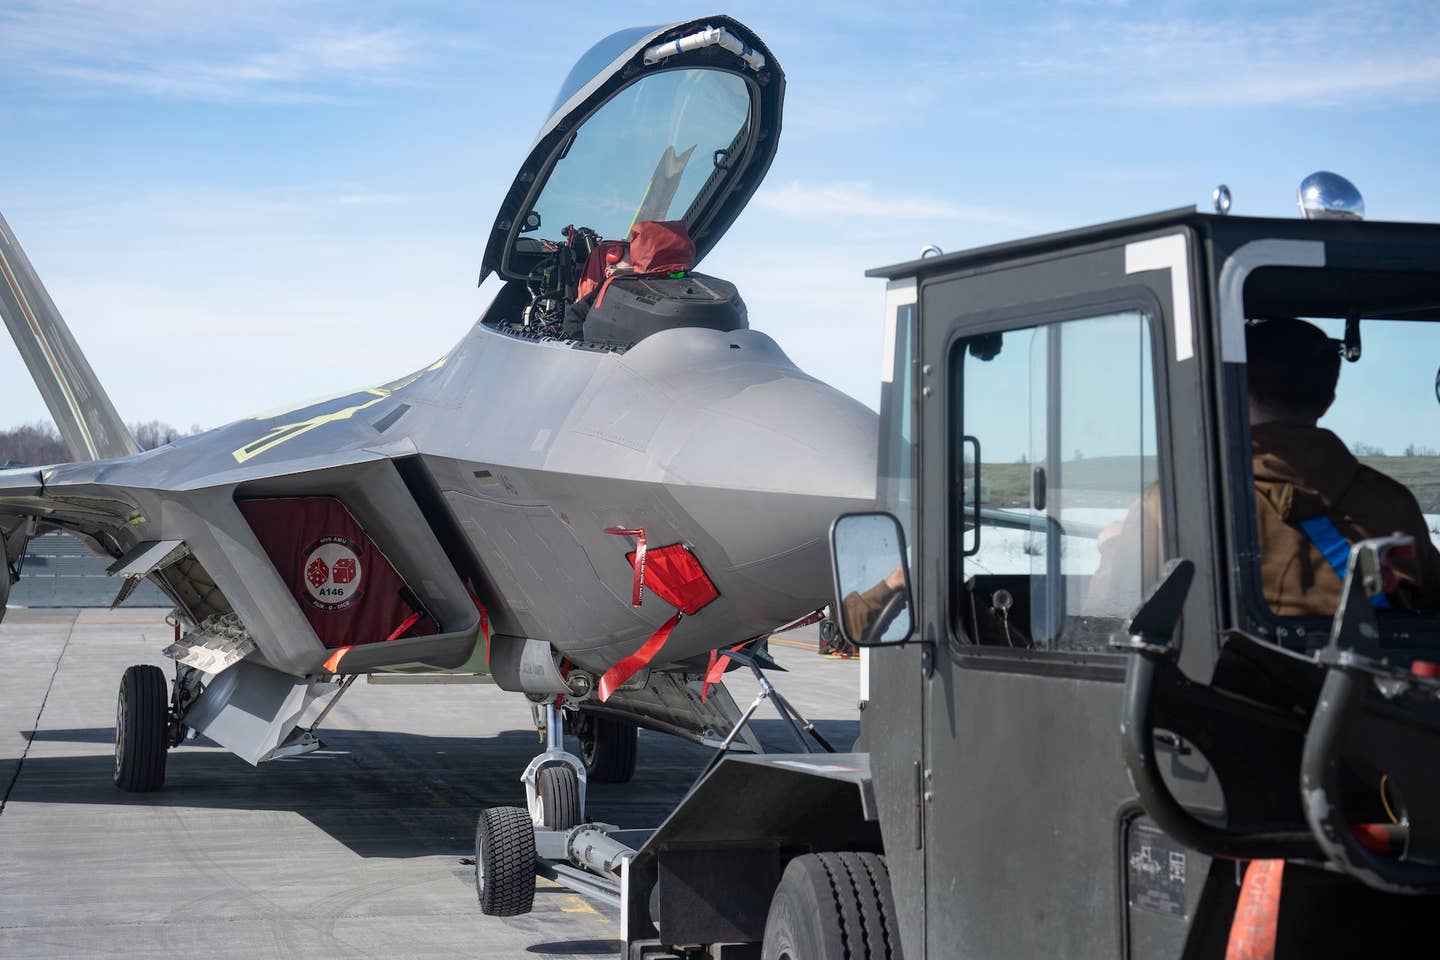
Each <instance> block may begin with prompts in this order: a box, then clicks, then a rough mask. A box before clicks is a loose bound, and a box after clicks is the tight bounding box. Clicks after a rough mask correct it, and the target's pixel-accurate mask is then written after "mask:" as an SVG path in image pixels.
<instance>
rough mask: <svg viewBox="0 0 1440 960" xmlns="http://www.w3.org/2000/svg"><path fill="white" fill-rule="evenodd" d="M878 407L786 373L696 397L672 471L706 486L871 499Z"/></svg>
mask: <svg viewBox="0 0 1440 960" xmlns="http://www.w3.org/2000/svg"><path fill="white" fill-rule="evenodd" d="M877 430H878V424H877V418H876V416H875V413H874V412H873V411H871V410H870V409H869V408H868V407H866V406H865V405H864V404H862V403H860V402H859V401H857V400H855V399H854V398H852V397H849V396H847V395H846V394H844V393H841V392H840V391H839V390H836V389H835V388H834V387H831V386H829V385H827V384H824V383H821V382H820V381H818V380H814V379H811V378H809V377H806V376H803V375H799V376H784V377H777V378H775V379H772V380H768V381H765V382H763V383H752V384H749V385H747V386H745V387H744V388H743V389H740V390H735V391H733V392H731V391H727V392H723V393H722V394H721V395H719V396H715V397H711V398H709V399H707V400H706V401H705V402H704V403H702V404H699V405H698V410H697V414H696V417H695V420H694V422H693V424H692V425H691V430H690V432H689V436H688V437H687V442H686V443H685V444H684V446H683V448H682V449H680V450H678V451H677V452H676V455H675V456H674V457H673V458H672V459H671V461H670V464H669V466H670V469H671V471H672V473H673V474H676V475H678V476H680V477H684V478H685V479H687V480H693V481H696V482H701V483H704V484H705V485H707V486H710V485H715V484H719V485H721V486H725V487H728V488H731V489H737V490H754V491H766V492H769V493H785V494H795V495H801V496H805V497H813V498H830V499H838V500H845V501H873V500H874V496H875V458H876V448H877V442H878V432H877Z"/></svg>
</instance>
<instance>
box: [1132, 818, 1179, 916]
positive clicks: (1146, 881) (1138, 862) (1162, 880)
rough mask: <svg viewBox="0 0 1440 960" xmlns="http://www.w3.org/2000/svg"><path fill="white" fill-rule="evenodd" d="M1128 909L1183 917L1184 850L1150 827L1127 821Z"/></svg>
mask: <svg viewBox="0 0 1440 960" xmlns="http://www.w3.org/2000/svg"><path fill="white" fill-rule="evenodd" d="M1125 852H1126V867H1127V869H1126V873H1127V875H1128V877H1129V884H1128V886H1129V901H1130V906H1131V907H1133V908H1135V909H1137V910H1148V911H1150V912H1151V913H1160V914H1164V915H1165V916H1167V917H1178V918H1183V917H1184V916H1185V848H1184V847H1182V846H1180V845H1179V844H1178V843H1176V842H1175V841H1174V840H1171V839H1170V837H1169V836H1167V835H1166V834H1165V833H1164V832H1162V831H1161V830H1160V829H1159V828H1158V827H1156V826H1155V825H1153V824H1149V823H1145V822H1143V821H1141V820H1140V819H1139V818H1136V819H1135V820H1132V821H1130V826H1129V829H1128V830H1127V831H1126V836H1125Z"/></svg>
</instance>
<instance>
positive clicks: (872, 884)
mask: <svg viewBox="0 0 1440 960" xmlns="http://www.w3.org/2000/svg"><path fill="white" fill-rule="evenodd" d="M762 957H763V958H764V960H782V958H788V960H832V958H833V960H899V958H900V938H899V928H898V926H897V924H896V921H895V902H894V897H893V896H892V894H891V892H890V878H889V874H888V872H887V871H886V869H885V861H884V858H882V857H880V856H878V855H876V854H873V853H850V852H846V853H817V854H806V855H804V856H799V857H796V858H795V859H793V860H791V861H790V863H789V864H787V865H786V867H785V872H784V874H782V876H781V878H780V885H779V886H778V887H777V888H776V890H775V896H774V897H773V898H772V900H771V901H770V914H769V916H768V917H767V919H766V922H765V941H764V944H763V945H762Z"/></svg>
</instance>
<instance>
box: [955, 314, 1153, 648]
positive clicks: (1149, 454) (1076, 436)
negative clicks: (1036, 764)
mask: <svg viewBox="0 0 1440 960" xmlns="http://www.w3.org/2000/svg"><path fill="white" fill-rule="evenodd" d="M1151 346H1152V345H1151V338H1150V331H1149V327H1148V323H1147V321H1146V318H1145V316H1144V315H1143V314H1141V313H1139V312H1138V311H1127V312H1121V313H1112V314H1107V315H1104V316H1095V317H1087V318H1083V319H1076V320H1068V321H1063V322H1058V323H1051V324H1045V325H1039V326H1033V327H1027V328H1022V329H1013V330H1006V331H1003V332H994V333H985V334H979V335H976V336H972V337H970V338H968V339H966V340H963V341H961V342H960V343H959V344H958V345H957V348H956V350H955V352H954V354H953V356H952V359H951V377H952V390H951V402H952V404H954V405H955V409H954V410H952V414H953V415H954V418H953V419H952V423H955V424H958V425H959V432H958V433H957V435H956V436H954V438H953V444H954V449H955V451H956V454H955V455H954V456H952V472H953V476H952V484H951V486H952V491H953V493H952V496H953V509H952V513H951V515H952V517H955V518H957V522H956V523H955V524H954V525H953V527H952V534H953V538H954V544H955V547H954V549H955V553H956V554H957V556H956V558H955V559H956V564H955V567H956V568H958V569H959V570H960V572H961V575H960V577H959V582H957V583H955V584H953V588H954V590H955V592H956V597H955V598H954V599H955V602H954V603H953V604H952V607H951V609H952V610H954V611H955V614H956V616H957V618H959V620H960V621H961V622H959V623H957V624H955V626H956V628H957V634H958V635H961V636H964V637H966V638H968V639H969V640H970V641H972V642H978V643H981V644H985V645H993V646H1004V647H1012V648H1020V649H1027V650H1036V651H1080V652H1103V651H1105V650H1106V648H1107V643H1108V641H1109V639H1110V638H1111V636H1112V635H1114V634H1115V633H1116V632H1117V631H1118V630H1120V629H1122V628H1123V626H1124V623H1125V620H1126V618H1127V617H1128V616H1129V615H1130V613H1131V612H1132V611H1133V610H1134V608H1135V606H1136V604H1137V603H1138V602H1139V600H1140V598H1141V595H1142V592H1143V591H1144V589H1145V588H1146V587H1147V586H1148V585H1149V584H1150V583H1151V582H1152V581H1153V580H1154V579H1155V578H1156V575H1157V572H1158V570H1159V567H1160V559H1161V546H1160V544H1161V542H1162V541H1161V497H1160V488H1159V468H1158V459H1157V443H1156V425H1155V383H1154V373H1153V365H1152V364H1153V361H1152V350H1151ZM977 451H978V454H979V457H978V464H979V469H978V471H977V470H976V463H977V458H976V452H977Z"/></svg>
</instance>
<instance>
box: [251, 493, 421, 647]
mask: <svg viewBox="0 0 1440 960" xmlns="http://www.w3.org/2000/svg"><path fill="white" fill-rule="evenodd" d="M237 506H239V508H240V512H241V514H243V515H244V517H245V520H246V522H248V523H249V524H250V529H251V530H253V531H254V532H255V537H256V539H258V540H259V541H260V545H261V546H263V547H264V548H265V552H266V553H267V554H268V555H269V557H270V562H271V563H273V564H275V569H276V571H277V572H278V573H279V574H280V579H281V580H284V581H285V583H286V584H287V585H288V586H289V587H290V590H291V592H292V593H293V594H294V596H295V602H296V603H298V604H299V605H300V609H301V610H303V611H305V618H306V619H307V620H309V621H310V626H312V627H314V628H315V634H316V636H318V637H319V638H320V642H321V643H323V644H325V646H326V647H328V648H330V649H334V648H336V647H343V646H351V645H354V644H361V643H376V642H378V641H382V640H385V639H387V638H389V637H390V635H391V634H392V633H394V632H395V629H396V628H397V627H399V626H400V625H401V624H403V623H404V622H405V620H406V619H407V618H408V617H410V616H411V615H412V614H413V613H416V612H422V613H423V611H417V609H416V606H415V604H416V603H418V601H417V600H416V599H415V596H414V594H413V593H411V592H410V589H409V587H408V586H407V585H406V584H405V581H404V580H402V579H401V578H400V574H398V573H396V572H395V568H394V567H392V566H391V565H390V561H389V560H387V559H386V558H385V555H384V554H383V553H381V552H380V550H379V548H378V547H376V546H375V544H374V543H372V542H371V540H370V538H369V537H368V536H366V534H365V531H364V529H363V528H362V527H361V526H360V524H359V523H357V522H356V520H355V518H354V517H352V516H351V515H350V511H349V510H347V509H345V505H344V504H343V503H341V502H340V501H339V500H337V499H335V498H334V497H274V498H269V499H260V500H240V501H238V502H237ZM438 630H439V624H437V623H436V622H435V620H434V618H433V617H430V616H428V615H425V616H422V617H420V619H419V620H417V621H416V622H415V624H414V625H413V626H411V627H410V628H409V629H408V630H406V631H404V632H403V633H402V634H401V635H402V636H405V637H423V636H429V635H431V634H433V633H436V632H438Z"/></svg>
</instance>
